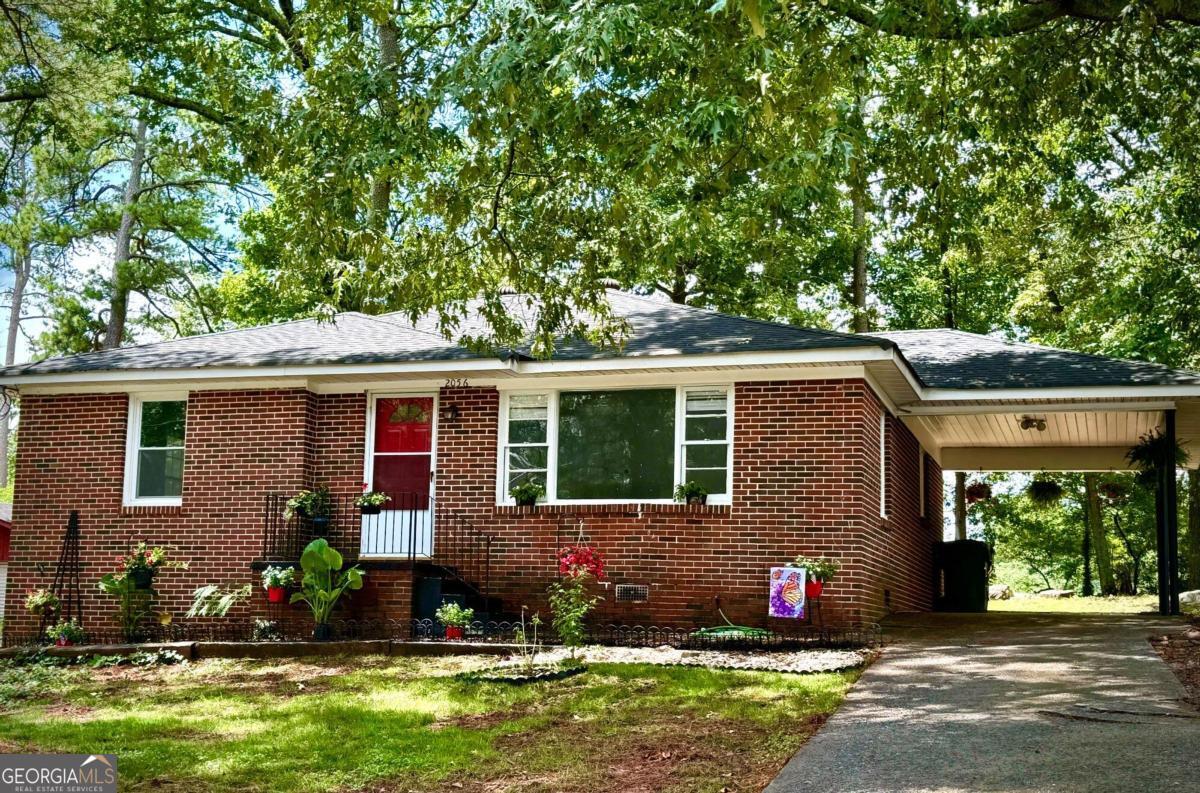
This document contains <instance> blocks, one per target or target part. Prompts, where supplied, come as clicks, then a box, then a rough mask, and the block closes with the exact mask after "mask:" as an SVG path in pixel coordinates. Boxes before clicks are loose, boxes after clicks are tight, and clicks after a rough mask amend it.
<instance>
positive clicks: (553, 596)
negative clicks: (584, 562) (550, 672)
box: [550, 575, 600, 658]
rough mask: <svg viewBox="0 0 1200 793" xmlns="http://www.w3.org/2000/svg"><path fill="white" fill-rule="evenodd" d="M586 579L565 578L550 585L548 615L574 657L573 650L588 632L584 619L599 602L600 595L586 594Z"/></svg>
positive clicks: (585, 577)
mask: <svg viewBox="0 0 1200 793" xmlns="http://www.w3.org/2000/svg"><path fill="white" fill-rule="evenodd" d="M588 579H589V576H586V575H581V576H575V577H573V578H564V579H562V580H560V581H555V582H554V583H553V584H551V585H550V614H551V623H552V624H553V625H554V631H555V633H557V634H558V638H559V641H561V642H562V643H563V644H564V645H565V646H566V647H567V648H569V649H570V651H571V658H574V657H575V650H576V649H577V648H579V647H582V646H583V643H584V639H585V638H586V637H587V631H586V629H585V628H584V620H585V619H586V618H587V615H588V614H589V613H590V612H591V610H592V609H593V608H595V606H596V604H597V603H599V602H600V598H599V596H596V595H591V594H589V593H588V591H587V581H588Z"/></svg>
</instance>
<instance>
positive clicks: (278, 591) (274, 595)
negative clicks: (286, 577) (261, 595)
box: [267, 586, 287, 603]
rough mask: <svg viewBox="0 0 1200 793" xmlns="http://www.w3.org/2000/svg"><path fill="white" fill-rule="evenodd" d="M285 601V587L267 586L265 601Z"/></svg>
mask: <svg viewBox="0 0 1200 793" xmlns="http://www.w3.org/2000/svg"><path fill="white" fill-rule="evenodd" d="M286 601H287V587H282V586H269V587H267V602H268V603H284V602H286Z"/></svg>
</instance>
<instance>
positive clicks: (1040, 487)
mask: <svg viewBox="0 0 1200 793" xmlns="http://www.w3.org/2000/svg"><path fill="white" fill-rule="evenodd" d="M1025 494H1026V495H1027V496H1029V500H1030V501H1032V502H1033V503H1034V504H1036V505H1038V506H1041V507H1049V506H1053V505H1054V504H1057V503H1058V502H1059V501H1061V500H1062V497H1063V487H1062V485H1060V484H1059V483H1058V482H1056V481H1055V480H1053V479H1050V478H1048V477H1041V476H1035V477H1034V478H1033V479H1032V480H1031V481H1030V482H1029V487H1028V488H1027V489H1026V491H1025Z"/></svg>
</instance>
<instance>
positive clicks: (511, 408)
mask: <svg viewBox="0 0 1200 793" xmlns="http://www.w3.org/2000/svg"><path fill="white" fill-rule="evenodd" d="M506 422H507V427H508V446H507V448H506V449H505V452H504V456H505V470H506V472H507V473H506V474H505V480H504V492H505V493H507V492H508V491H510V490H512V489H513V488H514V487H516V486H517V485H521V484H524V483H526V482H535V483H537V484H539V485H541V486H542V487H543V488H545V487H546V471H547V464H548V460H549V457H548V444H549V432H550V397H549V395H548V394H513V395H512V396H510V397H509V398H508V415H507V417H506Z"/></svg>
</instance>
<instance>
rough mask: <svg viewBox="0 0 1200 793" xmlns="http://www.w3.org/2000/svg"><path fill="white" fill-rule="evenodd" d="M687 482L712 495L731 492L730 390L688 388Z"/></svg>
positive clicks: (685, 407) (685, 418)
mask: <svg viewBox="0 0 1200 793" xmlns="http://www.w3.org/2000/svg"><path fill="white" fill-rule="evenodd" d="M682 468H683V481H684V482H696V483H697V484H699V485H702V486H703V487H704V489H705V490H707V491H708V493H709V495H716V496H723V495H726V494H727V493H729V392H728V391H725V390H724V389H703V390H688V391H684V394H683V464H682Z"/></svg>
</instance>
